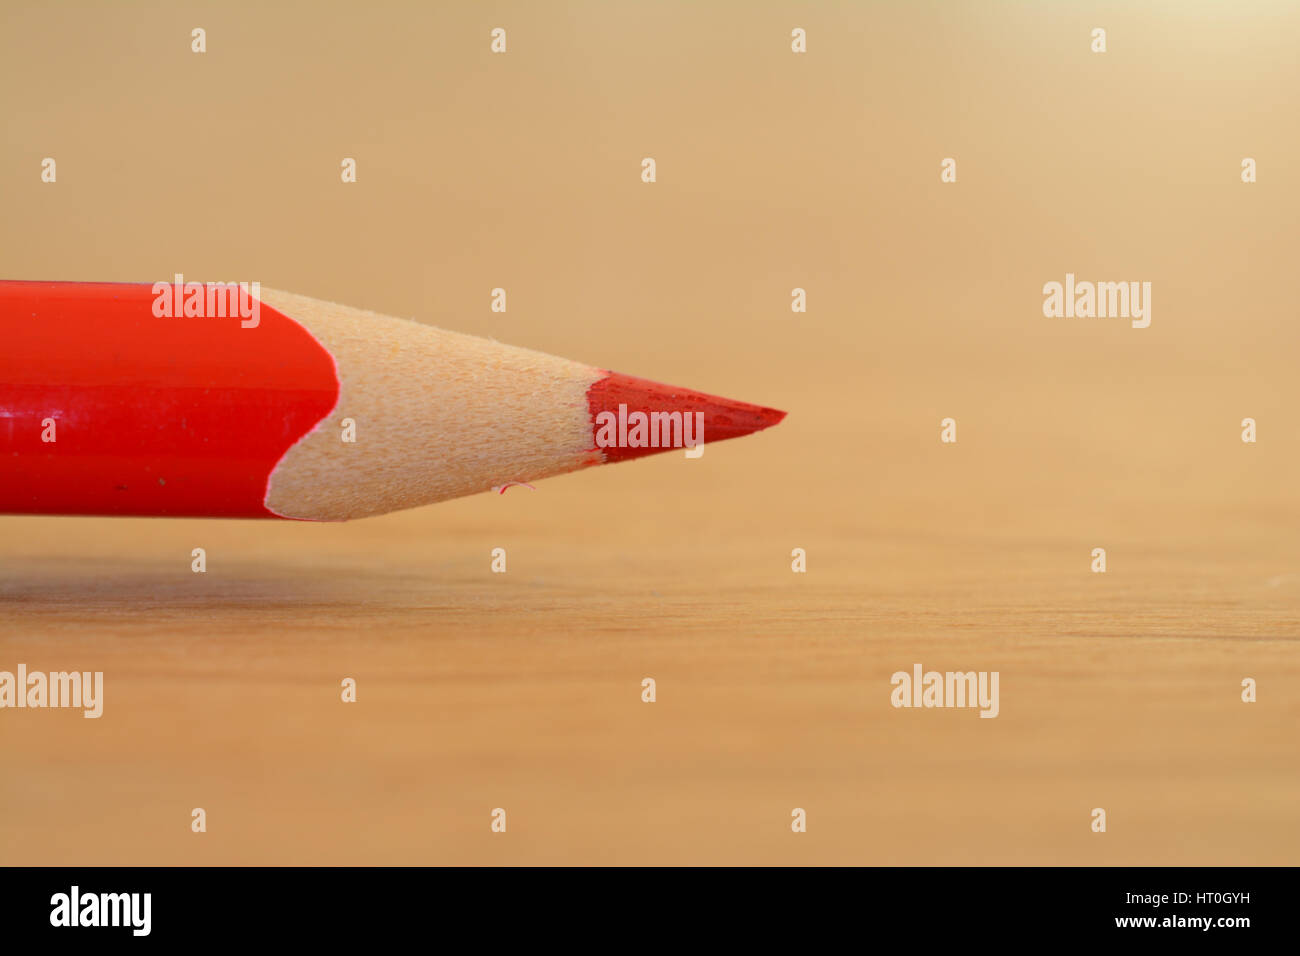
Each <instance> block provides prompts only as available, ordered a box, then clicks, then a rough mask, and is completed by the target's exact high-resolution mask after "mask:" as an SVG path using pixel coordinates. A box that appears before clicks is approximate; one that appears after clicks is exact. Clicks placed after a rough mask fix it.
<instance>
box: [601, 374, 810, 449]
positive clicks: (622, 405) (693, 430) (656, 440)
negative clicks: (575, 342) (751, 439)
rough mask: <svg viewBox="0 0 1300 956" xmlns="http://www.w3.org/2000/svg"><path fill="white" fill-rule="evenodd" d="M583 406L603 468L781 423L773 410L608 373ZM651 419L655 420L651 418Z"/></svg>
mask: <svg viewBox="0 0 1300 956" xmlns="http://www.w3.org/2000/svg"><path fill="white" fill-rule="evenodd" d="M587 405H588V408H589V410H590V412H591V420H592V439H593V447H595V448H597V449H599V450H600V451H601V452H602V453H603V454H604V457H605V461H606V462H614V461H623V460H625V459H628V458H640V457H641V456H642V455H654V454H657V453H659V452H661V451H670V450H671V449H673V448H682V447H688V446H690V445H692V444H700V443H702V444H712V443H713V442H718V441H725V440H726V439H728V438H739V437H740V436H741V435H748V434H750V433H751V432H757V431H762V430H763V429H764V428H770V427H771V426H773V425H775V424H777V423H778V422H779V421H781V420H782V419H783V418H785V412H783V411H779V410H778V409H775V408H766V407H764V406H762V405H753V404H750V403H749V402H737V401H733V400H732V399H729V398H721V397H719V396H717V395H708V394H705V393H704V392H697V391H695V390H694V389H689V388H678V387H676V386H674V385H664V384H663V383H661V382H652V381H650V380H649V379H645V378H636V377H634V376H631V375H621V374H619V373H618V372H610V373H608V374H607V375H606V376H605V377H604V378H602V379H600V380H598V381H597V382H596V383H595V384H594V385H592V386H591V387H590V388H589V389H588V390H587ZM637 412H640V413H642V414H641V415H639V416H638V415H636V414H635V413H637ZM697 412H698V413H699V414H698V415H696V414H694V413H697ZM655 413H659V417H657V418H656V417H653V416H654V415H655ZM674 413H680V417H681V424H680V425H678V423H677V421H676V420H675V419H673V418H672V417H671V416H673V415H674ZM699 426H702V432H703V433H702V434H700V430H701V429H700V428H699ZM674 429H675V430H674Z"/></svg>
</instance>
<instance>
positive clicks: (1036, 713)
mask: <svg viewBox="0 0 1300 956" xmlns="http://www.w3.org/2000/svg"><path fill="white" fill-rule="evenodd" d="M0 26H2V29H0V107H2V108H3V123H2V124H0V203H2V204H3V210H4V228H3V230H0V269H2V271H3V275H4V276H5V277H11V278H51V279H53V278H59V279H100V280H150V281H152V280H154V279H159V278H167V277H170V276H171V274H172V273H174V272H183V273H184V274H185V275H186V277H187V278H192V279H214V280H215V279H223V280H231V279H241V280H257V281H260V282H262V283H263V284H265V285H269V286H275V287H278V288H284V289H290V290H293V291H296V292H301V293H303V294H306V295H311V296H316V297H318V298H325V299H332V300H336V301H341V302H346V303H349V304H353V305H358V306H363V307H366V308H373V309H377V310H380V311H385V312H389V313H391V314H396V315H402V316H407V317H415V318H418V319H420V320H422V321H429V322H433V323H436V324H440V325H444V326H447V327H449V328H453V329H457V330H460V331H466V332H471V333H477V334H483V335H490V336H494V337H497V338H500V339H502V340H504V341H508V342H511V343H513V344H518V345H525V346H530V347H534V348H538V349H542V350H544V351H548V352H553V353H557V354H562V355H566V356H568V357H571V358H575V359H580V360H583V361H587V362H590V363H592V364H596V365H601V366H605V367H610V368H615V369H618V370H621V371H626V372H629V373H633V374H639V375H645V376H649V377H652V378H656V379H660V380H664V381H669V382H675V383H678V384H683V385H688V386H692V387H695V388H700V389H704V390H708V391H714V392H717V393H720V394H724V395H729V396H733V397H736V398H742V399H746V400H750V401H754V402H759V403H763V404H770V405H775V406H777V407H781V408H786V409H788V410H789V411H790V417H789V418H788V419H787V421H786V422H785V423H784V424H782V425H781V426H779V427H778V428H776V429H774V430H772V431H769V432H765V433H763V434H761V435H758V436H754V437H750V438H747V439H744V440H742V441H736V442H729V443H726V444H722V445H716V446H712V447H710V448H709V449H708V451H707V453H706V455H705V456H704V458H703V459H701V460H700V461H686V460H685V459H683V458H682V457H680V456H678V455H664V456H660V457H659V458H656V459H653V460H647V461H641V462H636V463H630V464H624V465H620V466H618V467H616V468H605V469H596V470H592V471H589V472H585V473H582V474H579V475H574V476H569V477H563V478H558V479H554V480H550V481H546V482H544V483H542V484H541V485H540V486H539V487H538V489H537V491H535V492H529V491H526V490H522V489H514V490H512V491H510V492H509V493H508V494H506V495H504V496H491V495H489V496H480V497H477V498H473V499H467V500H461V501H456V502H451V503H447V504H444V505H439V506H435V507H432V508H425V509H421V510H417V511H414V512H408V513H404V514H397V515H392V516H388V517H384V518H376V519H370V520H366V521H362V522H358V523H353V524H346V525H306V524H298V523H269V522H268V523H254V522H249V523H241V522H229V521H209V522H204V521H168V520H112V519H103V520H99V519H93V520H92V519H61V518H20V517H5V518H0V669H10V670H12V669H13V668H14V667H15V666H16V665H17V663H18V662H20V661H21V662H24V663H26V664H27V665H28V666H29V667H30V668H32V669H73V668H75V669H79V670H83V669H90V670H103V671H104V672H105V674H106V681H107V692H106V703H105V715H104V717H103V718H102V719H101V720H98V721H90V720H83V719H82V718H81V716H80V714H79V713H74V712H60V711H30V710H24V711H5V712H3V713H0V863H58V864H64V863H94V864H108V863H131V864H140V863H168V864H177V863H220V864H230V863H275V864H282V863H539V862H559V863H579V862H581V863H642V862H649V863H674V862H676V863H723V862H739V863H829V862H835V863H888V864H902V863H962V864H965V863H995V864H1011V863H1042V864H1059V863H1083V864H1103V863H1123V864H1137V863H1178V864H1191V863H1214V864H1229V863H1232V864H1255V863H1268V864H1283V863H1292V864H1293V863H1295V862H1297V852H1298V851H1300V825H1298V824H1297V816H1296V815H1297V810H1296V807H1297V801H1298V800H1300V743H1298V742H1297V735H1296V728H1297V723H1298V718H1300V705H1298V704H1297V701H1298V699H1300V697H1298V694H1300V663H1298V662H1297V656H1296V648H1297V643H1296V642H1297V636H1298V634H1300V613H1298V612H1300V537H1298V536H1297V531H1300V508H1298V506H1297V493H1296V480H1297V473H1298V469H1297V466H1298V465H1300V427H1298V425H1297V409H1300V377H1298V376H1297V375H1296V373H1295V361H1296V356H1297V347H1298V346H1300V332H1298V331H1297V319H1298V316H1297V314H1296V298H1295V261H1296V254H1297V245H1298V244H1297V240H1296V222H1297V212H1298V211H1300V210H1298V206H1300V202H1298V200H1300V193H1298V191H1297V186H1296V182H1297V170H1300V135H1298V133H1297V129H1298V127H1297V125H1296V122H1295V118H1296V116H1297V115H1300V67H1298V66H1297V62H1298V61H1297V58H1296V56H1295V37H1296V35H1297V30H1300V10H1298V9H1297V8H1296V6H1295V5H1294V4H1290V3H1281V2H1274V3H1252V4H1238V3H1230V2H1227V0H1225V2H1221V3H1218V2H1216V3H1211V2H1199V3H1174V2H1170V3H1160V4H1139V5H1135V4H1131V3H1115V4H1083V3H1078V4H1058V3H1047V2H1043V3H1032V4H1031V3H983V4H955V3H872V4H869V3H841V4H832V3H821V4H803V3H773V2H764V3H739V2H737V3H704V4H700V3H688V2H680V3H655V4H649V3H644V4H633V3H603V2H597V0H592V2H586V3H568V4H558V3H548V4H538V3H523V2H521V3H456V4H417V3H410V4H405V5H384V4H353V3H336V4H314V3H313V4H306V3H304V4H294V5H288V4H283V5H281V4H256V3H251V2H250V3H247V4H229V3H223V4H215V3H213V4H202V3H200V4H191V5H186V6H185V7H183V8H182V7H181V5H177V4H170V3H154V4H143V3H134V4H112V5H110V4H103V3H90V2H87V3H72V4H58V5H54V4H37V3H21V4H20V3H14V2H8V3H4V4H3V5H2V6H0ZM195 26H202V27H204V28H206V30H207V33H208V52H207V53H206V54H204V55H195V54H192V53H191V52H190V50H189V44H190V39H189V35H190V30H191V29H192V28H193V27H195ZM495 26H503V27H505V28H506V29H507V30H508V39H509V52H508V53H507V54H506V55H504V56H492V55H491V54H490V53H489V52H488V42H489V41H488V33H489V31H490V30H491V28H492V27H495ZM795 26H801V27H803V28H805V29H806V30H807V31H808V37H809V39H808V46H809V51H808V53H807V54H806V55H801V56H797V55H794V54H792V53H791V52H790V49H789V36H790V30H791V29H792V28H793V27H795ZM1095 26H1102V27H1105V28H1106V29H1107V31H1108V45H1109V52H1107V53H1106V54H1104V55H1095V54H1092V53H1091V52H1090V51H1089V42H1090V38H1089V33H1090V30H1091V29H1092V28H1093V27H1095ZM45 156H52V157H55V158H56V160H57V163H58V182H57V183H56V184H54V185H49V184H42V183H41V182H40V180H39V175H40V161H41V158H42V157H45ZM344 156H352V157H355V158H356V159H357V161H358V172H359V182H358V183H356V184H355V185H343V184H341V183H340V182H339V163H340V160H341V159H342V158H343V157H344ZM643 156H653V157H655V158H656V160H657V161H658V173H659V181H658V183H656V184H654V185H645V184H643V183H641V181H640V178H639V173H640V160H641V158H642V157H643ZM945 156H952V157H955V158H956V159H957V162H958V182H957V183H956V184H953V185H941V184H940V182H939V175H938V174H939V163H940V160H941V159H942V158H943V157H945ZM1243 156H1252V157H1254V158H1255V159H1257V161H1258V163H1259V182H1258V183H1257V184H1255V185H1243V184H1242V183H1241V182H1240V163H1241V159H1242V157H1243ZM1067 271H1073V272H1075V273H1076V274H1078V275H1079V277H1080V278H1089V279H1100V280H1130V279H1132V280H1146V281H1150V282H1152V283H1153V286H1154V288H1153V294H1152V305H1153V321H1152V324H1151V327H1150V328H1149V329H1145V330H1135V329H1131V328H1129V327H1128V325H1127V323H1126V322H1124V321H1122V320H1104V319H1093V320H1086V319H1075V320H1069V319H1046V318H1044V317H1043V316H1042V314H1041V306H1042V295H1041V292H1040V289H1041V287H1042V285H1043V283H1044V282H1047V281H1050V280H1056V281H1061V280H1062V279H1063V278H1064V274H1065V273H1066V272H1067ZM495 286H504V287H505V288H507V290H508V295H509V311H508V312H507V313H506V314H504V315H502V314H494V313H491V312H490V311H489V308H488V305H489V292H490V290H491V289H492V288H493V287H495ZM795 286H802V287H804V288H806V289H807V290H808V302H809V311H808V313H807V314H806V315H793V314H792V313H791V312H790V309H789V301H790V290H791V289H792V288H793V287H795ZM945 416H952V417H954V418H956V419H957V421H958V428H959V442H958V444H957V445H955V446H945V445H941V444H940V442H939V440H938V436H939V421H940V419H941V418H943V417H945ZM1246 416H1252V417H1254V418H1256V419H1257V421H1258V422H1259V442H1258V443H1257V444H1255V445H1247V444H1243V443H1242V442H1241V441H1240V438H1239V434H1240V426H1239V423H1240V421H1241V419H1242V418H1244V417H1246ZM194 547H205V548H206V549H207V550H208V556H209V564H208V567H209V570H208V572H207V574H206V575H195V574H192V573H191V572H190V570H189V563H190V557H189V554H190V550H191V549H192V548H194ZM493 547H505V548H506V549H507V550H508V554H509V572H508V573H507V574H506V575H494V574H491V573H489V552H490V550H491V549H492V548H493ZM793 547H803V548H806V549H807V551H808V555H809V557H808V566H809V571H808V573H807V574H806V575H795V574H792V573H791V571H790V550H791V548H793ZM1094 547H1105V548H1106V549H1107V551H1108V555H1109V571H1108V573H1107V574H1105V575H1096V574H1092V573H1090V572H1089V562H1090V551H1091V549H1092V548H1094ZM914 662H921V663H922V664H924V665H925V666H926V667H927V668H931V667H933V668H936V669H940V670H947V669H977V670H999V671H1000V672H1001V698H1002V699H1001V706H1002V713H1001V716H999V717H998V718H997V719H996V720H980V719H978V718H977V717H976V716H975V712H973V711H970V710H929V711H914V710H894V709H892V708H891V707H890V706H889V690H890V688H889V683H888V682H889V675H890V674H891V673H892V672H893V671H895V670H898V669H910V667H911V665H912V664H913V663H914ZM344 676H352V677H355V678H356V679H357V681H358V683H359V697H360V700H359V702H358V703H357V704H355V705H348V706H345V705H343V704H341V703H340V702H339V699H338V695H339V681H340V680H341V679H342V678H343V677H344ZM646 676H652V677H654V678H656V680H657V681H658V687H659V701H658V702H657V703H655V704H654V705H646V704H643V703H641V701H640V681H641V679H642V678H643V677H646ZM1243 677H1253V678H1255V679H1256V680H1257V681H1258V682H1259V702H1258V703H1256V704H1254V705H1246V704H1243V703H1241V702H1240V700H1239V693H1240V686H1239V685H1240V681H1241V680H1242V678H1243ZM199 806H201V807H204V808H205V809H206V810H207V813H208V832H207V833H206V834H202V835H197V834H193V833H191V832H190V829H189V821H190V810H191V808H192V807H199ZM1098 806H1100V807H1105V808H1106V809H1107V811H1108V812H1109V815H1110V816H1109V832H1107V833H1106V834H1104V835H1098V834H1094V833H1092V832H1090V830H1089V811H1090V810H1091V808H1093V807H1098ZM493 807H505V808H506V809H507V811H508V814H509V818H508V819H509V831H508V833H507V834H505V835H504V836H502V835H493V834H492V833H490V832H489V813H490V811H491V810H492V808H493ZM793 807H803V808H805V809H806V810H807V811H808V815H809V831H808V833H806V834H804V835H798V836H796V835H794V834H792V833H791V832H790V828H789V820H790V811H791V808H793Z"/></svg>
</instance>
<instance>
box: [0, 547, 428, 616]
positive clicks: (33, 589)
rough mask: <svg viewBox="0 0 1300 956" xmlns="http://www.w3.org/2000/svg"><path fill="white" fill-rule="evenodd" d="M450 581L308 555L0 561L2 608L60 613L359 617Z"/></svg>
mask: <svg viewBox="0 0 1300 956" xmlns="http://www.w3.org/2000/svg"><path fill="white" fill-rule="evenodd" d="M447 584H448V582H447V581H445V580H443V581H440V580H437V579H431V578H430V577H429V576H428V575H427V574H415V573H413V572H411V571H409V570H401V569H393V568H387V567H365V566H361V565H349V566H340V565H337V564H332V565H320V564H313V563H310V562H301V563H295V564H292V565H287V564H285V563H284V562H275V563H265V564H249V563H247V562H242V563H241V564H240V566H239V568H237V569H230V568H223V569H221V570H220V571H214V570H212V569H209V570H207V571H204V572H196V571H192V570H190V569H189V568H183V569H182V570H180V571H178V570H177V567H176V565H175V564H171V565H168V566H166V567H163V566H161V565H159V564H156V563H153V562H143V561H142V562H132V561H129V560H117V561H114V562H113V563H112V564H111V565H110V566H105V565H104V564H103V563H98V562H90V561H74V562H70V561H66V560H51V559H40V560H25V561H23V562H22V563H8V562H0V613H3V614H4V615H6V616H7V617H9V618H10V620H11V621H12V619H13V618H14V616H15V615H23V614H32V615H40V616H43V617H45V616H51V615H52V616H56V617H57V616H63V615H75V614H84V613H94V612H105V613H109V614H112V613H119V612H125V611H131V612H139V611H148V610H151V609H152V610H157V611H167V610H171V609H177V610H181V609H191V610H193V609H202V610H204V611H206V612H208V613H210V614H212V615H214V616H221V615H222V614H225V613H238V612H240V611H257V612H266V611H275V610H285V611H292V612H293V613H294V614H296V615H302V614H304V612H307V613H310V612H311V611H313V610H316V611H320V612H322V613H325V612H327V613H329V614H330V615H331V616H334V617H341V618H347V617H349V616H353V617H359V618H364V617H366V616H368V615H369V614H370V613H372V612H373V611H375V610H379V609H383V610H391V608H392V607H393V601H394V597H395V596H397V595H399V594H400V595H401V596H402V597H403V598H404V600H402V601H401V603H412V599H413V598H414V599H418V603H419V604H420V605H423V606H429V605H430V603H431V602H437V600H438V598H439V597H440V596H441V595H443V594H445V592H446V590H447Z"/></svg>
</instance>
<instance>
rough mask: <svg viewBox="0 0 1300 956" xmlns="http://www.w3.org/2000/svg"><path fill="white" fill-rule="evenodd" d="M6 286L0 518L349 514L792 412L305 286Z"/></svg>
mask: <svg viewBox="0 0 1300 956" xmlns="http://www.w3.org/2000/svg"><path fill="white" fill-rule="evenodd" d="M179 278H180V277H178V281H177V282H175V283H155V284H152V285H151V284H134V283H90V282H85V283H82V282H21V281H0V341H3V349H2V350H0V512H5V513H11V514H12V513H18V514H83V515H85V514H99V515H170V516H181V515H187V516H209V517H228V518H273V517H279V518H299V519H308V520H345V519H348V518H357V517H364V516H366V515H374V514H382V513H384V512H388V511H394V510H397V509H400V508H410V507H414V506H417V505H423V504H428V503H431V502H434V501H442V500H445V499H447V498H454V497H458V496H461V495H467V494H473V493H476V492H480V491H486V490H488V489H489V488H493V487H504V486H506V485H508V484H510V483H523V482H528V481H533V480H536V479H538V478H545V477H547V476H550V475H556V474H561V473H563V472H566V471H574V470H576V469H579V468H584V467H588V466H590V465H598V464H604V463H606V462H613V461H621V460H624V459H627V458H635V457H639V456H641V455H648V454H654V453H656V452H660V451H666V450H668V449H671V448H678V449H680V448H688V449H697V450H696V451H695V452H693V453H698V449H699V447H700V446H702V445H703V444H704V443H710V444H711V443H713V442H716V441H720V440H723V439H726V438H734V437H737V436H739V435H746V434H748V433H750V432H753V431H758V430H759V429H763V428H767V427H768V426H769V425H774V424H776V423H777V422H779V421H780V420H781V419H782V418H784V417H785V413H784V412H779V411H776V410H775V409H771V408H764V407H761V406H758V405H751V404H748V403H745V402H735V401H730V400H728V399H723V398H717V397H714V396H711V395H706V394H703V393H701V392H696V391H691V390H689V389H682V388H673V387H670V386H667V385H660V384H657V383H654V382H650V381H647V380H645V379H639V378H632V377H630V376H627V375H620V374H618V373H615V372H609V371H606V370H602V369H597V368H593V367H591V366H587V365H583V364H581V363H578V362H571V361H568V360H566V359H560V358H555V357H553V356H550V355H544V354H542V353H540V352H533V351H529V350H527V349H519V348H513V347H511V346H506V345H501V344H500V343H497V342H493V341H489V340H487V339H481V338H477V337H474V336H468V335H461V334H458V333H455V332H447V331H444V330H442V329H436V328H433V327H431V326H426V325H421V324H419V323H415V322H407V321H404V320H401V319H394V318H390V317H388V316H383V315H378V314H376V313H373V312H364V311H361V310H358V309H352V308H348V307H346V306H340V305H335V304H333V303H326V302H320V301H317V300H314V299H309V298H306V297H304V296H296V295H291V294H289V293H283V292H274V291H271V290H262V289H259V288H258V287H257V286H256V285H255V284H254V285H253V286H252V287H247V286H242V287H241V286H236V285H233V284H229V285H224V284H220V283H183V282H181V281H179Z"/></svg>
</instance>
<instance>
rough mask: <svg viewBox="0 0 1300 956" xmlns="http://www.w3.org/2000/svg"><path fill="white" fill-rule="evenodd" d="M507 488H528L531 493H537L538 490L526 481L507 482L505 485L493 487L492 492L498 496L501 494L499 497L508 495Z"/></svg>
mask: <svg viewBox="0 0 1300 956" xmlns="http://www.w3.org/2000/svg"><path fill="white" fill-rule="evenodd" d="M507 488H527V489H528V490H529V491H536V490H537V489H536V488H534V487H533V486H532V485H530V484H529V483H528V482H526V481H507V482H506V483H505V484H504V485H493V486H492V490H493V491H495V492H496V493H497V494H499V495H504V494H505V493H506V489H507Z"/></svg>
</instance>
